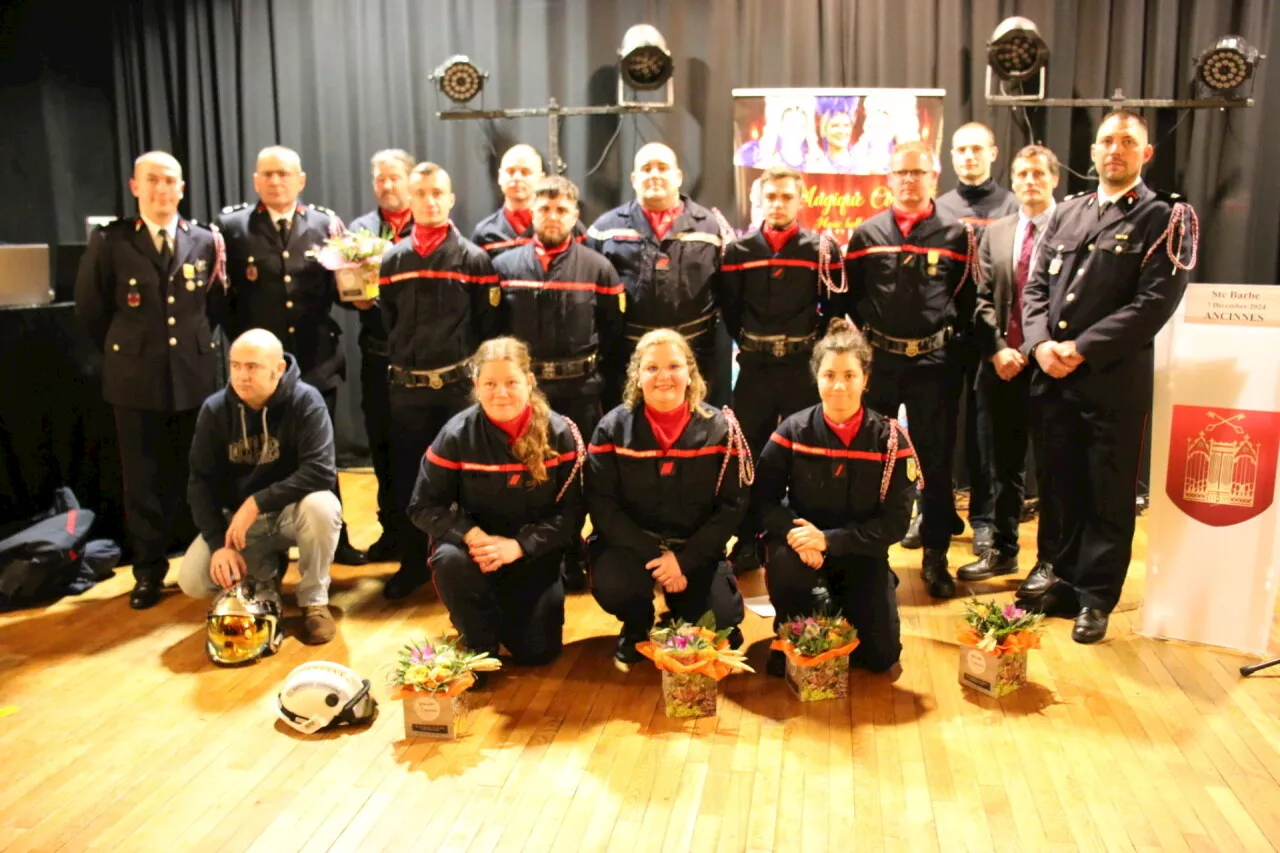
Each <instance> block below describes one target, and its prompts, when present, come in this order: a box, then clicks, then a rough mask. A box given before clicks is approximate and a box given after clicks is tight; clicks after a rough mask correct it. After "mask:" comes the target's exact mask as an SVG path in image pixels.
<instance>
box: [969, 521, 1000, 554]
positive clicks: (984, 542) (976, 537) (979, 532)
mask: <svg viewBox="0 0 1280 853" xmlns="http://www.w3.org/2000/svg"><path fill="white" fill-rule="evenodd" d="M995 547H996V532H995V531H994V530H992V529H991V528H990V527H976V528H974V531H973V548H972V551H973V556H975V557H981V556H982V555H983V554H985V553H987V552H988V551H991V550H993V549H994V548H995Z"/></svg>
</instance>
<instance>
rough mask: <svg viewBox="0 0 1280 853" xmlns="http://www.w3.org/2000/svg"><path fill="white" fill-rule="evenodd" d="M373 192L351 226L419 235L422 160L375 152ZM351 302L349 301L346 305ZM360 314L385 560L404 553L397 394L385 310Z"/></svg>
mask: <svg viewBox="0 0 1280 853" xmlns="http://www.w3.org/2000/svg"><path fill="white" fill-rule="evenodd" d="M371 163H372V166H373V194H374V196H375V197H376V198H377V199H378V206H377V207H376V208H375V209H373V210H371V211H369V212H368V213H366V214H364V215H363V216H358V217H356V218H355V219H354V220H352V222H351V223H350V224H349V225H348V226H347V230H348V231H350V232H351V233H353V234H359V233H360V232H361V231H368V232H369V233H370V234H374V235H377V236H379V237H386V238H387V239H390V240H391V242H393V243H399V242H400V241H401V240H403V239H405V238H406V237H408V236H409V235H410V234H412V233H413V212H412V211H411V210H410V209H409V173H410V172H411V171H413V167H414V166H415V165H417V160H415V159H414V158H413V155H412V154H410V153H409V152H407V151H402V150H400V149H399V148H388V149H385V150H383V151H379V152H378V153H376V154H374V155H373V159H372V161H371ZM343 305H344V306H345V305H346V303H343ZM357 307H360V308H363V309H364V310H362V311H361V312H360V392H361V393H360V409H361V411H362V413H363V414H364V431H365V434H366V435H367V436H368V438H369V455H370V456H371V457H373V473H374V475H375V476H376V477H377V479H378V523H379V524H380V525H382V535H381V536H380V537H378V541H376V542H374V543H373V544H372V545H370V546H369V550H368V552H367V556H368V558H369V559H370V560H374V561H376V562H383V561H386V560H394V559H396V558H397V557H398V556H399V555H400V546H399V544H398V543H399V540H398V538H397V530H398V524H399V519H400V513H399V512H398V511H397V509H396V502H395V498H394V496H393V495H394V492H393V491H392V487H391V396H390V391H389V390H388V388H389V386H388V385H387V367H388V366H389V365H390V362H389V361H388V360H387V357H388V350H387V329H386V326H385V325H384V324H383V321H382V309H381V308H379V307H378V306H377V305H376V304H375V303H373V302H369V303H368V304H367V305H359V306H357Z"/></svg>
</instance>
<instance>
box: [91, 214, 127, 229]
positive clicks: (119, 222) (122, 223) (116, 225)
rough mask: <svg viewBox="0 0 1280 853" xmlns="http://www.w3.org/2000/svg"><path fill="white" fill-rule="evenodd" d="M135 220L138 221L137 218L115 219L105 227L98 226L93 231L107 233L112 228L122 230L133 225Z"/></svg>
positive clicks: (124, 217) (120, 217) (123, 217)
mask: <svg viewBox="0 0 1280 853" xmlns="http://www.w3.org/2000/svg"><path fill="white" fill-rule="evenodd" d="M135 219H137V217H136V216H118V217H116V218H115V219H113V220H111V221H110V222H107V223H105V224H103V225H98V226H96V227H95V228H94V229H93V230H95V231H107V230H110V229H112V228H122V227H124V226H125V225H126V224H128V225H132V224H133V222H134V220H135Z"/></svg>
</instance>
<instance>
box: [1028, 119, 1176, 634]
mask: <svg viewBox="0 0 1280 853" xmlns="http://www.w3.org/2000/svg"><path fill="white" fill-rule="evenodd" d="M1091 153H1092V156H1093V162H1094V166H1095V167H1096V168H1097V171H1098V190H1097V192H1093V193H1088V194H1085V195H1078V196H1073V197H1071V198H1069V199H1067V200H1065V201H1064V202H1063V203H1062V204H1060V205H1058V209H1057V211H1056V212H1055V214H1054V216H1053V217H1052V218H1051V219H1050V220H1049V224H1048V226H1047V227H1046V228H1045V234H1044V238H1043V242H1042V243H1041V248H1040V252H1039V258H1038V260H1037V262H1036V266H1035V272H1034V273H1033V274H1032V275H1031V277H1030V278H1029V279H1028V281H1027V285H1026V288H1025V290H1024V293H1023V312H1022V316H1023V330H1024V334H1025V336H1026V340H1025V342H1024V343H1023V345H1022V351H1023V354H1024V355H1026V356H1027V357H1028V358H1029V359H1032V360H1034V362H1035V363H1036V364H1037V365H1038V367H1039V371H1038V372H1036V373H1035V374H1034V375H1033V378H1032V389H1031V393H1032V394H1033V395H1034V396H1036V397H1037V398H1038V400H1039V402H1040V404H1041V405H1043V407H1044V431H1045V456H1046V458H1047V460H1048V462H1047V475H1048V476H1047V483H1045V484H1044V485H1043V486H1042V487H1041V494H1042V495H1044V494H1045V493H1046V492H1047V493H1048V494H1049V496H1050V497H1051V499H1052V500H1053V502H1054V505H1055V507H1056V508H1057V509H1058V511H1059V512H1060V513H1061V525H1062V532H1061V541H1060V542H1059V545H1058V549H1057V551H1058V553H1057V557H1056V558H1055V559H1054V560H1053V561H1052V562H1053V566H1052V569H1048V568H1045V569H1043V570H1040V571H1037V572H1032V574H1031V576H1030V577H1028V578H1027V580H1026V582H1024V583H1023V585H1022V587H1021V588H1020V589H1019V596H1020V597H1021V598H1023V599H1026V600H1030V601H1031V602H1032V603H1038V604H1039V606H1040V607H1041V608H1042V609H1044V610H1045V612H1061V611H1066V612H1075V613H1076V621H1075V628H1074V630H1073V631H1072V633H1071V636H1072V639H1074V640H1075V641H1076V642H1078V643H1096V642H1097V641H1099V640H1101V639H1102V638H1103V637H1104V636H1106V632H1107V624H1108V621H1109V618H1110V614H1111V611H1112V610H1113V609H1114V608H1115V606H1116V603H1117V602H1118V601H1119V600H1120V590H1121V588H1122V587H1123V586H1124V580H1125V576H1126V574H1127V573H1128V570H1129V558H1130V556H1131V553H1132V549H1133V532H1134V500H1135V497H1136V495H1135V490H1136V488H1137V478H1138V466H1139V464H1140V460H1141V457H1142V440H1143V433H1144V430H1145V425H1146V420H1147V417H1148V415H1149V414H1150V411H1151V392H1152V384H1153V376H1152V372H1153V364H1154V349H1155V348H1154V343H1153V342H1154V340H1155V336H1156V333H1157V332H1159V331H1160V329H1161V327H1163V326H1164V324H1165V323H1166V322H1168V320H1169V318H1170V317H1171V316H1172V315H1173V312H1174V311H1175V310H1176V309H1177V306H1178V303H1179V302H1180V301H1181V299H1182V294H1183V292H1184V291H1185V290H1186V286H1187V270H1188V269H1189V268H1190V267H1191V266H1192V265H1193V264H1194V263H1195V252H1196V246H1195V240H1196V230H1197V229H1196V217H1195V211H1194V210H1193V209H1192V208H1191V206H1190V205H1188V204H1187V203H1186V202H1183V201H1180V200H1179V199H1178V196H1176V195H1172V194H1166V193H1159V192H1154V191H1152V190H1150V189H1148V188H1147V186H1146V185H1145V184H1143V182H1142V166H1143V165H1144V164H1145V163H1147V161H1149V160H1150V159H1151V156H1152V154H1153V153H1154V149H1153V148H1152V146H1151V145H1150V143H1149V142H1148V136H1147V126H1146V122H1145V121H1143V119H1142V117H1141V116H1139V115H1137V114H1136V113H1131V112H1128V111H1126V110H1117V111H1115V112H1112V113H1110V114H1108V115H1107V116H1106V117H1105V118H1104V119H1103V121H1102V123H1101V124H1100V125H1099V126H1098V134H1097V141H1096V142H1095V143H1094V144H1093V146H1092V148H1091Z"/></svg>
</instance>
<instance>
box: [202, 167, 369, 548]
mask: <svg viewBox="0 0 1280 853" xmlns="http://www.w3.org/2000/svg"><path fill="white" fill-rule="evenodd" d="M306 182H307V174H306V172H304V171H302V161H301V160H300V159H299V158H298V154H297V152H296V151H294V150H292V149H290V148H285V147H283V146H279V145H273V146H269V147H267V148H264V149H262V150H261V151H260V152H258V160H257V166H256V168H255V171H254V173H253V188H254V189H255V190H256V191H257V193H258V198H259V201H258V203H257V204H256V205H249V204H238V205H232V206H230V207H224V208H223V209H222V215H221V216H219V217H218V227H219V228H220V229H221V230H222V233H223V235H224V236H225V238H226V241H227V273H228V279H229V282H230V292H229V293H228V312H227V327H228V331H229V332H230V334H231V336H232V337H239V336H240V335H242V334H244V333H245V332H247V331H248V330H249V329H266V330H267V331H268V332H271V333H272V334H273V335H275V336H276V337H277V338H279V339H280V341H281V343H282V344H284V349H285V352H288V353H290V354H292V355H293V357H294V358H295V359H297V362H298V369H299V370H301V371H302V381H303V382H306V383H307V384H308V385H311V386H312V387H313V388H315V389H316V390H317V391H319V392H320V396H321V397H323V398H324V404H325V406H326V407H327V408H328V410H329V417H330V419H331V420H332V418H333V411H334V406H336V405H337V402H338V381H339V380H340V379H341V378H342V377H343V376H344V375H345V373H346V358H345V357H344V356H343V353H342V346H341V344H340V341H339V335H340V334H341V328H340V327H339V326H338V323H337V321H336V320H334V319H333V318H332V317H330V316H329V310H330V308H332V307H333V305H334V303H335V302H337V295H338V288H337V285H336V284H335V282H334V279H333V273H332V272H331V271H329V270H327V269H325V268H324V267H323V266H321V265H320V262H319V261H318V260H316V253H317V252H318V251H319V250H320V248H321V247H322V246H323V245H324V241H325V240H326V239H327V238H329V237H332V236H335V235H337V234H341V233H342V231H343V224H342V220H341V219H339V218H338V215H337V214H336V213H334V212H333V211H331V210H327V209H325V208H322V207H318V206H316V205H313V204H303V203H301V202H300V201H298V195H299V193H301V192H302V188H303V187H304V186H305V185H306ZM333 489H334V494H338V484H337V482H335V483H334V485H333ZM339 497H341V496H340V495H339ZM333 559H334V562H337V563H342V564H343V565H349V566H358V565H362V564H364V562H365V555H364V552H363V551H359V550H357V549H356V548H354V547H352V546H351V543H350V541H349V540H348V539H347V526H346V524H345V522H344V523H343V525H342V531H341V532H340V534H339V537H338V550H337V553H335V554H334V557H333Z"/></svg>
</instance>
